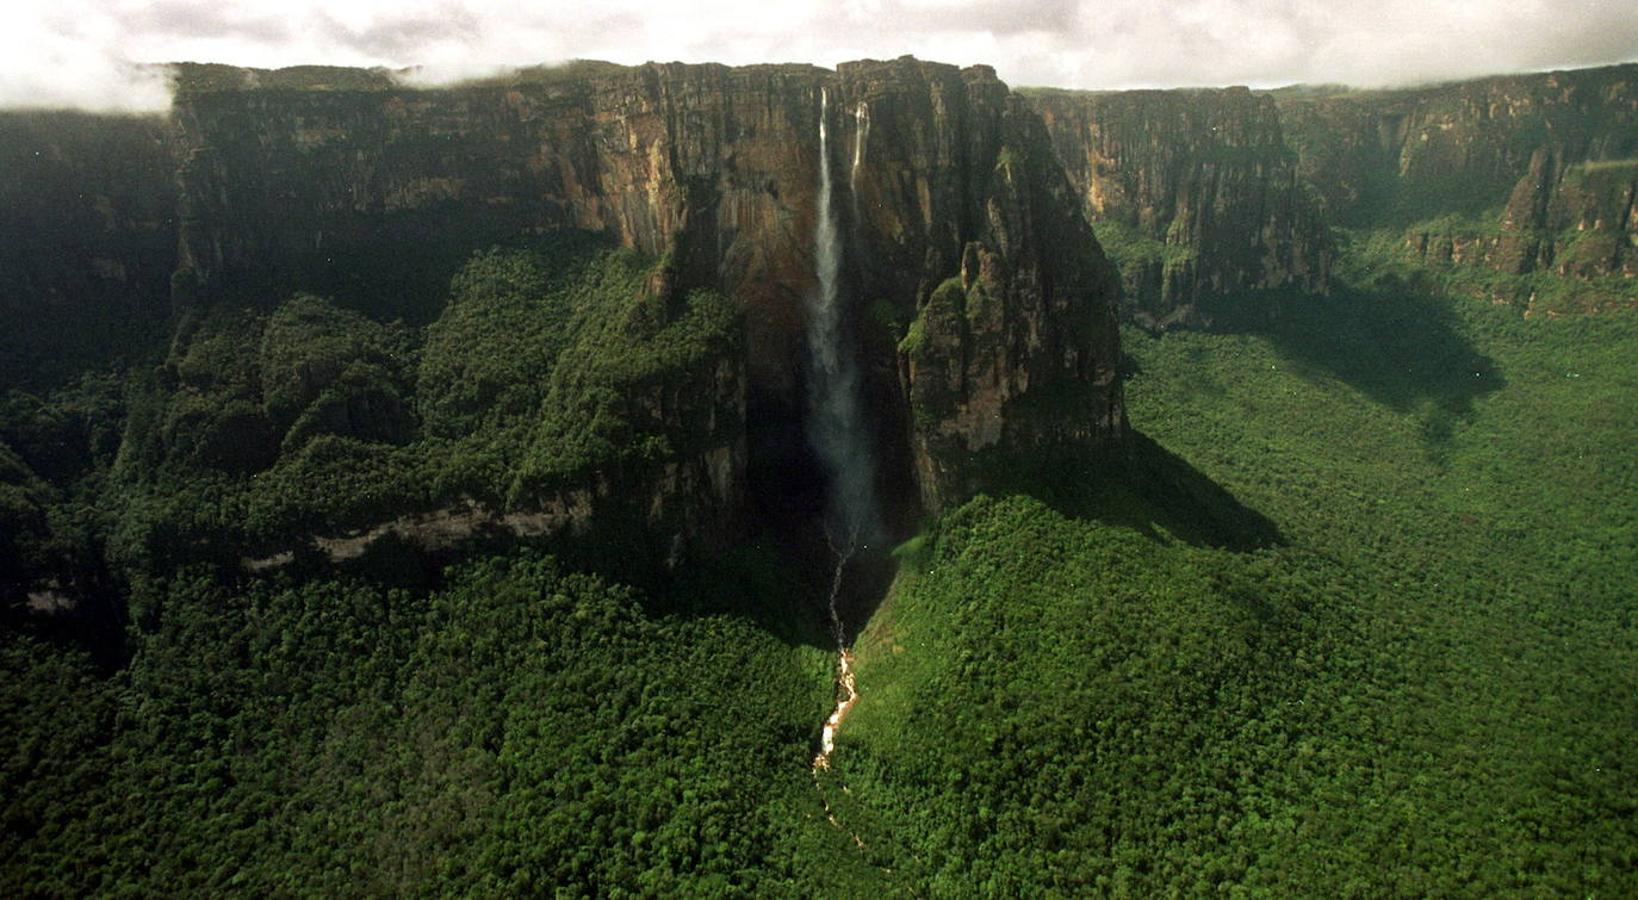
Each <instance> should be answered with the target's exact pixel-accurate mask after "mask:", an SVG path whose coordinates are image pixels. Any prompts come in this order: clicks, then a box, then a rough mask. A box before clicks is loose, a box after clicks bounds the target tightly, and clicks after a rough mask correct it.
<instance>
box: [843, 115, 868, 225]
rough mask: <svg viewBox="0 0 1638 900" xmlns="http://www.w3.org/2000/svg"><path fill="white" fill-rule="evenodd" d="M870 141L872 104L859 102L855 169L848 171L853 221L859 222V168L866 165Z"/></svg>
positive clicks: (856, 120)
mask: <svg viewBox="0 0 1638 900" xmlns="http://www.w3.org/2000/svg"><path fill="white" fill-rule="evenodd" d="M868 140H870V104H868V103H866V102H864V101H863V100H860V101H859V105H858V106H856V107H854V108H853V168H852V169H850V170H848V176H847V188H848V190H847V193H848V198H849V199H850V201H851V202H852V203H853V221H854V223H855V224H857V223H858V221H859V167H860V166H861V165H863V164H864V155H865V142H866V141H868Z"/></svg>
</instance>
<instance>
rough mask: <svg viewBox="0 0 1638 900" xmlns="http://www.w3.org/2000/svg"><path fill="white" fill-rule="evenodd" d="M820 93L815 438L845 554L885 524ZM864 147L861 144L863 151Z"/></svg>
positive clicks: (812, 336) (826, 97)
mask: <svg viewBox="0 0 1638 900" xmlns="http://www.w3.org/2000/svg"><path fill="white" fill-rule="evenodd" d="M819 98H820V100H819V209H818V221H817V227H816V228H815V232H816V233H815V235H814V255H815V259H816V261H817V263H818V270H819V271H818V274H819V288H818V291H817V292H816V293H814V294H813V295H811V296H810V299H809V303H808V361H809V379H808V402H809V407H810V413H811V415H810V416H809V418H808V440H809V442H810V443H811V444H812V445H813V448H814V450H815V452H817V453H818V456H819V461H820V463H821V464H822V465H823V466H824V467H825V472H826V474H827V475H828V476H829V477H830V497H829V509H827V510H826V515H825V531H826V533H827V534H828V535H829V536H830V539H831V543H832V544H833V545H834V546H836V547H837V548H838V550H839V552H840V555H843V556H845V555H848V554H851V553H852V551H853V550H854V549H855V548H857V547H859V546H861V545H863V544H868V543H869V542H870V541H872V540H875V539H876V537H877V531H878V529H879V522H878V518H877V513H876V499H875V496H874V480H875V475H874V470H873V465H872V462H871V458H870V440H869V431H868V430H867V428H866V425H865V421H864V413H863V409H862V406H861V404H860V399H859V369H858V362H857V360H856V359H855V358H854V353H853V348H852V347H851V346H849V345H848V344H847V342H846V334H845V332H844V329H843V323H844V319H843V315H842V302H841V277H842V241H841V236H840V234H839V231H838V229H837V225H836V215H835V209H834V206H835V197H834V191H833V189H832V185H831V177H830V140H829V134H828V128H827V123H826V120H827V119H828V118H829V117H830V94H829V92H828V91H826V90H823V89H821V92H820V94H819ZM858 152H859V150H858V148H857V147H856V148H855V155H856V156H857V154H858ZM855 165H857V163H855ZM841 551H845V552H841Z"/></svg>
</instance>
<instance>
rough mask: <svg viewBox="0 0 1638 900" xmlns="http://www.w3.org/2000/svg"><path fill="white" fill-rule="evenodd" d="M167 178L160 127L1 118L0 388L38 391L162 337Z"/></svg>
mask: <svg viewBox="0 0 1638 900" xmlns="http://www.w3.org/2000/svg"><path fill="white" fill-rule="evenodd" d="M173 169H174V166H173V164H172V162H171V129H170V126H169V123H168V122H167V121H166V120H164V119H163V118H159V117H147V118H134V117H132V118H124V117H107V116H92V115H86V114H81V113H64V112H4V113H0V318H3V319H4V320H5V323H6V324H5V327H4V328H0V384H4V385H17V386H23V385H27V386H30V387H43V386H46V385H49V384H51V383H53V382H56V381H60V380H62V379H63V378H65V377H67V376H68V375H70V374H72V373H73V372H75V371H77V370H79V369H83V368H86V367H89V366H104V365H107V364H108V362H109V361H110V360H111V359H114V358H118V357H121V356H127V358H128V354H129V353H130V351H131V350H132V349H133V345H134V344H137V343H139V341H138V337H139V336H142V335H154V336H156V337H157V336H159V335H160V334H162V331H163V327H164V322H165V319H166V316H167V314H168V312H169V309H170V304H169V295H170V276H171V272H172V270H173V269H175V268H176V218H175V217H176V190H175V185H174V181H173V179H172V172H173ZM65 336H71V339H68V340H65V339H64V338H65Z"/></svg>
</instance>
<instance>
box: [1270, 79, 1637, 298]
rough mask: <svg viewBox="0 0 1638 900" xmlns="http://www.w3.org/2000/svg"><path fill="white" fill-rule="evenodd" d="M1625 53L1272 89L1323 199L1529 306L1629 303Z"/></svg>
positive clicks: (1424, 256) (1341, 216) (1413, 255)
mask: <svg viewBox="0 0 1638 900" xmlns="http://www.w3.org/2000/svg"><path fill="white" fill-rule="evenodd" d="M1635 76H1638V66H1635V65H1622V66H1610V67H1606V68H1600V69H1585V70H1578V71H1569V72H1550V73H1543V74H1537V75H1518V76H1507V77H1496V78H1485V79H1478V80H1474V81H1467V82H1459V83H1455V84H1446V85H1437V86H1433V87H1427V88H1415V89H1407V90H1394V91H1343V90H1328V89H1291V90H1285V91H1279V92H1275V96H1276V98H1277V102H1278V104H1279V109H1280V114H1281V117H1282V119H1283V121H1284V123H1285V129H1286V133H1287V135H1288V139H1289V140H1290V142H1291V144H1292V146H1293V147H1294V149H1295V150H1296V152H1297V155H1298V161H1299V167H1300V170H1301V173H1302V176H1303V178H1304V180H1305V181H1307V182H1308V183H1309V184H1310V185H1311V186H1312V188H1313V190H1314V192H1315V194H1316V196H1318V197H1319V198H1320V202H1321V205H1322V209H1323V211H1324V212H1325V214H1326V215H1327V216H1328V217H1329V218H1330V219H1331V220H1332V221H1333V222H1334V223H1336V224H1338V225H1341V226H1345V227H1348V228H1354V229H1367V230H1376V231H1383V230H1386V231H1388V232H1391V233H1392V234H1394V235H1396V236H1397V241H1396V243H1397V244H1398V246H1399V249H1400V253H1401V254H1402V255H1403V256H1404V257H1406V258H1409V259H1412V260H1415V261H1417V262H1420V263H1423V264H1426V265H1429V266H1432V267H1434V268H1436V269H1443V270H1448V271H1454V272H1457V273H1461V272H1463V271H1469V272H1474V273H1481V272H1489V273H1494V274H1495V275H1499V276H1540V277H1537V278H1530V279H1523V280H1513V281H1507V280H1505V278H1503V279H1498V278H1495V277H1489V278H1474V279H1472V280H1474V281H1475V285H1476V286H1475V287H1474V288H1473V289H1474V290H1478V291H1480V292H1482V293H1485V294H1487V295H1489V296H1490V297H1492V298H1493V299H1497V300H1505V301H1513V302H1518V303H1521V304H1527V305H1529V306H1530V307H1532V308H1533V307H1534V305H1535V300H1536V298H1537V295H1538V294H1541V293H1551V294H1556V295H1558V296H1559V297H1560V298H1561V300H1562V302H1563V303H1565V304H1566V305H1567V306H1569V307H1572V308H1582V309H1590V308H1598V307H1600V306H1603V305H1606V304H1609V303H1617V304H1620V303H1630V302H1632V296H1631V295H1632V290H1631V287H1630V282H1627V283H1623V282H1625V279H1627V278H1628V277H1630V275H1631V274H1632V273H1633V271H1634V266H1635V263H1634V259H1633V257H1634V253H1635V248H1638V228H1635V224H1634V218H1633V215H1632V197H1633V194H1634V192H1635V190H1638V164H1635V160H1638V88H1635V86H1634V77H1635Z"/></svg>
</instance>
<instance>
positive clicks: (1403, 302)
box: [1208, 275, 1506, 453]
mask: <svg viewBox="0 0 1638 900" xmlns="http://www.w3.org/2000/svg"><path fill="white" fill-rule="evenodd" d="M1460 302H1466V301H1463V300H1461V299H1459V298H1452V297H1448V296H1442V295H1439V294H1437V293H1435V292H1433V291H1429V290H1425V289H1420V288H1418V287H1416V286H1415V285H1413V284H1410V283H1407V282H1406V281H1404V280H1403V279H1401V278H1398V277H1395V276H1391V275H1390V276H1382V277H1379V278H1374V279H1372V280H1371V281H1370V282H1369V283H1366V284H1347V285H1343V286H1341V287H1340V288H1339V289H1338V290H1337V291H1336V292H1335V293H1334V294H1333V295H1331V296H1329V297H1318V296H1313V295H1304V294H1296V293H1291V294H1266V295H1259V296H1255V297H1230V298H1224V299H1221V300H1218V301H1215V302H1214V303H1212V304H1211V305H1210V308H1209V311H1208V314H1209V318H1210V321H1211V325H1210V326H1209V328H1210V330H1212V331H1218V332H1225V333H1230V334H1255V335H1259V336H1261V337H1265V338H1267V339H1268V340H1269V341H1271V342H1272V343H1273V345H1274V347H1275V348H1276V349H1277V350H1278V351H1279V353H1280V355H1281V356H1282V357H1284V358H1285V359H1286V361H1287V362H1288V363H1289V364H1290V365H1291V366H1292V367H1293V368H1294V369H1295V370H1296V371H1297V372H1299V373H1301V374H1304V375H1307V376H1310V377H1312V376H1318V375H1323V376H1326V377H1330V378H1334V379H1337V380H1339V381H1342V382H1344V383H1346V384H1348V385H1350V386H1351V387H1353V388H1355V389H1356V390H1358V391H1359V392H1360V393H1362V394H1364V395H1365V396H1367V397H1369V398H1370V399H1371V400H1373V401H1374V402H1376V403H1380V404H1382V405H1383V406H1386V407H1388V408H1389V409H1391V410H1393V411H1395V412H1398V413H1404V414H1413V415H1415V416H1416V417H1417V418H1418V420H1419V421H1420V423H1421V428H1422V437H1423V440H1424V443H1425V444H1426V446H1427V447H1428V449H1429V450H1430V451H1432V452H1434V453H1438V452H1441V451H1442V450H1443V449H1444V447H1445V446H1446V445H1447V444H1448V443H1449V441H1450V438H1451V436H1452V434H1453V433H1454V431H1455V429H1456V426H1457V425H1459V424H1460V423H1462V422H1464V421H1467V420H1468V419H1470V418H1471V417H1472V415H1473V412H1474V403H1475V401H1476V400H1478V399H1479V398H1480V397H1483V396H1485V395H1487V394H1491V393H1494V392H1495V391H1498V390H1500V389H1501V388H1502V387H1504V386H1505V385H1506V381H1505V380H1504V379H1503V377H1502V375H1501V373H1500V371H1498V370H1497V368H1496V365H1495V363H1494V362H1492V361H1491V360H1490V358H1489V357H1487V356H1485V355H1484V354H1483V353H1480V352H1479V350H1478V349H1477V348H1476V347H1474V345H1473V343H1472V341H1471V340H1469V338H1468V337H1467V335H1466V334H1464V333H1463V328H1462V326H1461V323H1460V321H1459V320H1458V318H1457V314H1456V312H1455V308H1454V304H1456V303H1460Z"/></svg>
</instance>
